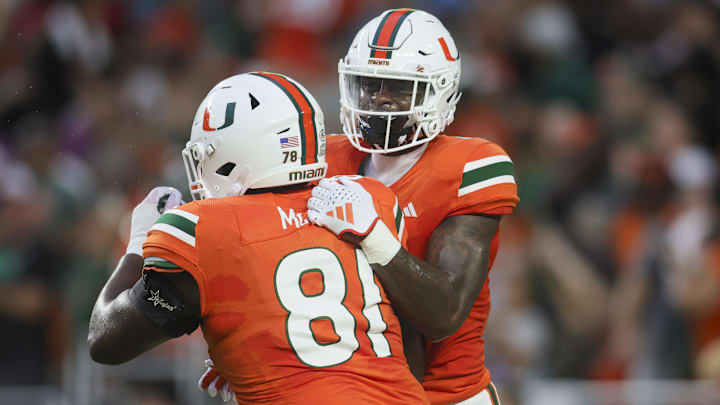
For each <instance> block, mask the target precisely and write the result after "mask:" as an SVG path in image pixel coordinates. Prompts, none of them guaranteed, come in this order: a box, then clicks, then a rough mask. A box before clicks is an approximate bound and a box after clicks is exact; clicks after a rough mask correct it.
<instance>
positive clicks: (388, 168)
mask: <svg viewBox="0 0 720 405" xmlns="http://www.w3.org/2000/svg"><path fill="white" fill-rule="evenodd" d="M427 147H428V143H426V144H424V145H421V146H420V147H419V148H418V149H417V150H414V151H412V152H409V153H406V154H404V155H400V156H387V155H382V154H379V153H372V154H368V155H367V156H365V158H364V159H363V161H362V163H361V164H360V168H359V169H358V174H360V175H362V176H368V177H372V178H374V179H377V180H379V181H380V182H381V183H382V184H384V185H386V186H388V187H389V186H391V185H393V184H395V182H396V181H398V180H400V178H401V177H402V176H404V175H405V174H406V173H407V172H409V171H410V169H412V167H413V166H414V165H415V163H417V162H418V160H420V157H421V156H422V155H423V153H425V150H426V149H427Z"/></svg>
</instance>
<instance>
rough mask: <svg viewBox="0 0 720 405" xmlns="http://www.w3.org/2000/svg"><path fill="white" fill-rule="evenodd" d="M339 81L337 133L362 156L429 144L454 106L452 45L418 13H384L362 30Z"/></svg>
mask: <svg viewBox="0 0 720 405" xmlns="http://www.w3.org/2000/svg"><path fill="white" fill-rule="evenodd" d="M389 32H392V33H393V34H392V36H390V39H389V40H387V39H386V40H383V38H387V37H388V35H387V33H389ZM383 41H385V42H383ZM453 54H454V55H457V56H453ZM338 73H339V80H340V104H341V106H340V110H341V112H340V120H341V122H342V124H343V130H344V132H345V134H346V136H347V137H348V138H349V139H350V142H351V143H352V144H353V146H355V148H357V149H360V150H362V151H365V152H370V153H391V152H396V151H401V150H404V149H408V148H412V147H415V146H417V145H419V144H422V143H426V142H429V141H430V140H432V139H433V138H434V137H435V136H437V135H438V134H439V133H440V132H441V131H442V130H444V128H445V127H446V126H447V125H448V124H450V123H451V122H452V120H453V115H454V111H455V105H456V103H457V101H458V100H459V98H460V93H459V91H458V88H459V80H460V61H459V55H458V54H457V50H456V49H455V43H454V41H453V40H452V37H451V36H450V34H449V32H447V30H446V29H445V28H444V27H443V26H442V23H440V21H439V20H438V19H437V18H435V17H434V16H432V15H430V14H428V13H425V12H423V11H419V10H411V9H398V10H388V11H386V12H384V13H383V14H382V15H380V16H379V17H377V18H375V19H373V20H372V21H370V22H369V23H368V24H366V25H365V27H363V28H362V29H361V30H360V32H359V33H358V34H357V36H356V37H355V40H354V41H353V43H352V45H351V46H350V50H349V51H348V54H347V55H346V56H345V58H344V59H342V60H340V62H339V63H338Z"/></svg>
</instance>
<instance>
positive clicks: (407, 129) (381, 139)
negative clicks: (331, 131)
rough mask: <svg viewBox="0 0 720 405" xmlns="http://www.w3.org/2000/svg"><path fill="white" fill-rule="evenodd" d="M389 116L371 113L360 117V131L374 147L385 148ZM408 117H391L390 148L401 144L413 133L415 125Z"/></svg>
mask: <svg viewBox="0 0 720 405" xmlns="http://www.w3.org/2000/svg"><path fill="white" fill-rule="evenodd" d="M387 120H388V117H382V116H377V115H371V116H366V117H362V116H361V117H360V119H359V121H360V131H361V132H362V135H363V139H364V140H365V142H367V143H368V144H369V145H370V146H371V147H373V148H380V149H383V148H385V136H386V134H387V128H388V121H387ZM408 121H409V119H408V117H390V139H389V140H388V148H395V147H397V146H401V145H402V144H404V143H405V142H406V141H407V138H408V135H410V134H411V133H412V129H413V127H414V125H407V124H408Z"/></svg>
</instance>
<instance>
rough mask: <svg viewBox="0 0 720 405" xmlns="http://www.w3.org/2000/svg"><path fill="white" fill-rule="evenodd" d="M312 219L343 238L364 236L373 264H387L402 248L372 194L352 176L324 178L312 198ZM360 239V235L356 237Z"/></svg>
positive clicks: (309, 209)
mask: <svg viewBox="0 0 720 405" xmlns="http://www.w3.org/2000/svg"><path fill="white" fill-rule="evenodd" d="M307 206H308V219H309V220H310V222H312V223H313V224H315V225H318V226H322V227H324V228H327V229H329V230H330V231H331V232H332V233H334V234H335V235H337V236H338V237H339V238H341V239H343V240H348V241H349V238H347V234H352V235H355V236H356V237H360V242H359V245H360V247H361V248H362V249H363V251H364V252H365V255H366V256H367V258H368V262H369V263H380V264H381V265H383V266H384V265H386V264H387V263H389V262H390V260H392V258H393V257H395V255H396V254H397V252H398V251H399V250H400V248H401V246H400V242H398V240H397V239H395V236H393V234H392V232H390V230H389V229H388V228H387V226H386V225H385V223H383V221H380V217H379V216H378V213H377V211H376V210H375V204H374V203H373V198H372V195H370V193H368V192H367V190H365V188H363V186H361V185H360V184H359V183H357V182H355V181H353V180H352V178H351V177H348V176H338V177H332V178H329V179H322V180H320V182H319V183H318V185H317V186H315V187H314V188H313V190H312V197H310V199H309V200H308V203H307ZM344 236H345V237H344ZM355 239H356V240H357V239H358V238H355Z"/></svg>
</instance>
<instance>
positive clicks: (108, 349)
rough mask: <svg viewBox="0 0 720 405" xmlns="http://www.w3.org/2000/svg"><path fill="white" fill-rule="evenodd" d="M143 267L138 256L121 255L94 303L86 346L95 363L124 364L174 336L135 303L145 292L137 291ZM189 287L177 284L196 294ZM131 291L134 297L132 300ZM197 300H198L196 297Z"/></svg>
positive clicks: (140, 289) (186, 291)
mask: <svg viewBox="0 0 720 405" xmlns="http://www.w3.org/2000/svg"><path fill="white" fill-rule="evenodd" d="M142 268H143V259H142V257H140V256H139V255H136V254H126V255H125V256H123V258H122V259H121V260H120V262H119V263H118V266H117V267H116V268H115V271H114V272H113V274H112V276H111V277H110V279H109V280H108V281H107V283H106V284H105V286H104V287H103V289H102V291H101V292H100V295H99V296H98V299H97V301H96V302H95V307H94V308H93V311H92V315H91V317H90V328H89V331H88V346H89V348H90V357H92V359H93V360H95V361H97V362H98V363H103V364H120V363H124V362H126V361H129V360H131V359H133V358H135V357H137V356H138V355H140V354H141V353H143V352H146V351H148V350H150V349H152V348H153V347H155V346H157V345H159V344H161V343H163V342H165V341H167V340H170V339H171V338H172V337H173V336H171V334H169V333H168V331H167V328H163V327H161V326H160V325H158V324H157V323H156V322H153V321H152V320H151V318H150V317H149V316H148V315H147V314H146V313H145V311H146V308H143V307H142V306H140V305H138V304H137V301H138V299H143V298H144V295H145V294H144V293H138V292H139V291H142V290H145V289H146V288H145V285H144V284H145V282H146V280H143V279H141V278H140V275H141V273H142ZM191 287H192V286H191V285H190V284H188V283H182V284H180V285H179V286H178V288H180V289H184V290H185V291H184V292H185V294H186V295H187V296H188V297H193V296H195V297H197V296H198V293H197V287H195V289H196V291H195V292H194V294H193V291H192V289H191ZM133 294H135V295H136V296H137V298H135V299H133ZM196 299H197V301H198V303H199V298H196ZM148 303H150V302H148ZM150 304H151V305H152V303H150ZM198 307H199V304H198Z"/></svg>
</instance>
